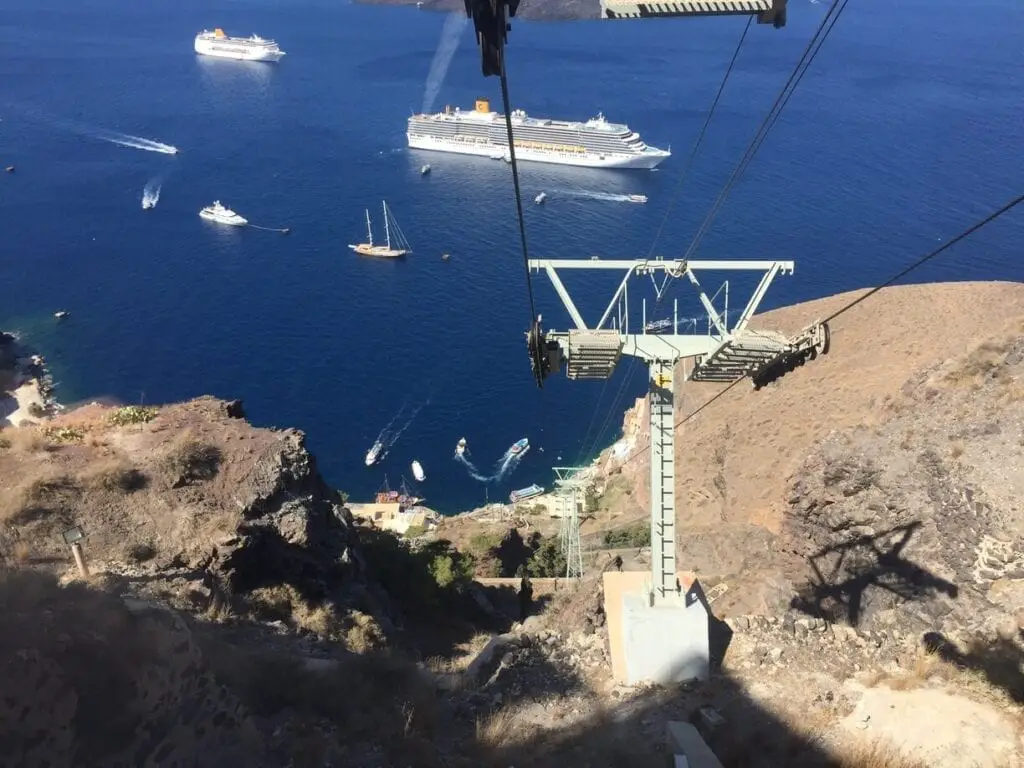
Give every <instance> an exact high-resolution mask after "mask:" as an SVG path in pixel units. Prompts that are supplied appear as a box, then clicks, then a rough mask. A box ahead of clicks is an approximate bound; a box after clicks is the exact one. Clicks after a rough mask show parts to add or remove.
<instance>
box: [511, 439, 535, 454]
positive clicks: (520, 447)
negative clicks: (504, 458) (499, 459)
mask: <svg viewBox="0 0 1024 768" xmlns="http://www.w3.org/2000/svg"><path fill="white" fill-rule="evenodd" d="M529 447H530V441H529V440H527V439H526V438H525V437H524V438H523V439H522V440H516V441H515V443H513V444H512V448H511V450H510V451H509V453H511V454H512V455H513V456H516V455H518V454H520V453H522V452H523V451H525V450H526V449H527V448H529Z"/></svg>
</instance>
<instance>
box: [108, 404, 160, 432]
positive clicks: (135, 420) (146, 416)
mask: <svg viewBox="0 0 1024 768" xmlns="http://www.w3.org/2000/svg"><path fill="white" fill-rule="evenodd" d="M157 413H158V411H157V409H156V408H146V407H143V406H141V405H126V406H124V407H123V408H118V409H117V410H116V411H114V412H113V413H111V414H110V416H108V417H107V420H108V421H109V422H110V423H111V424H113V425H114V426H115V427H125V426H128V425H129V424H145V423H147V422H150V421H152V420H153V419H155V418H156V415H157Z"/></svg>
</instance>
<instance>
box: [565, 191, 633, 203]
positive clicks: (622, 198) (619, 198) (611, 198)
mask: <svg viewBox="0 0 1024 768" xmlns="http://www.w3.org/2000/svg"><path fill="white" fill-rule="evenodd" d="M558 194H560V195H564V196H565V197H575V198H578V199H583V200H602V201H604V202H607V203H632V202H635V201H634V199H633V197H632V196H630V195H616V194H612V193H610V192H594V191H591V190H587V189H562V190H559V191H558Z"/></svg>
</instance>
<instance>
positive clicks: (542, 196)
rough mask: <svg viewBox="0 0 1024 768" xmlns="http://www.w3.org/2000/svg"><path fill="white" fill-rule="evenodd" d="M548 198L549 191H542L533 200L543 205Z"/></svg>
mask: <svg viewBox="0 0 1024 768" xmlns="http://www.w3.org/2000/svg"><path fill="white" fill-rule="evenodd" d="M547 198H548V193H547V192H541V193H540V194H539V195H537V196H536V197H535V198H533V202H535V203H536V204H537V205H543V203H544V201H545V200H547Z"/></svg>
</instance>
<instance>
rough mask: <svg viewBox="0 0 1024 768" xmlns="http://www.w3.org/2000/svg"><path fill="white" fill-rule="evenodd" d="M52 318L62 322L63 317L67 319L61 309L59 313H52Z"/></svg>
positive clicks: (65, 313) (66, 314)
mask: <svg viewBox="0 0 1024 768" xmlns="http://www.w3.org/2000/svg"><path fill="white" fill-rule="evenodd" d="M53 316H54V318H55V319H57V320H63V319H64V318H65V317H67V316H68V313H67V312H65V311H64V310H63V309H62V310H60V311H59V312H54V313H53Z"/></svg>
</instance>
